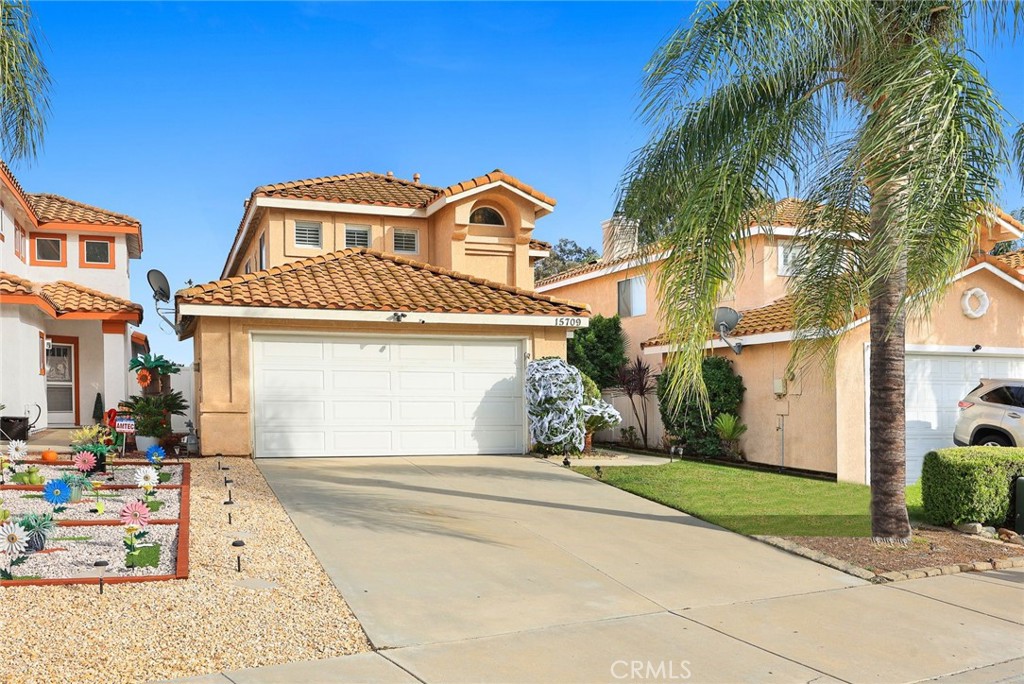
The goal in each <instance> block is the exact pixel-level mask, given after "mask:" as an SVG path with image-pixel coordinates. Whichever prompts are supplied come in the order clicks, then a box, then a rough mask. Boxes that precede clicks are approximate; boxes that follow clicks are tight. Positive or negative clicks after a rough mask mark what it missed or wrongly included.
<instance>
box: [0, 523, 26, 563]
mask: <svg viewBox="0 0 1024 684" xmlns="http://www.w3.org/2000/svg"><path fill="white" fill-rule="evenodd" d="M27 544H28V532H26V531H25V528H24V527H22V526H21V525H19V524H18V523H16V522H9V523H5V524H3V525H0V551H3V552H4V553H6V554H7V557H8V558H14V557H16V556H20V555H21V554H23V553H24V552H25V546H26V545H27Z"/></svg>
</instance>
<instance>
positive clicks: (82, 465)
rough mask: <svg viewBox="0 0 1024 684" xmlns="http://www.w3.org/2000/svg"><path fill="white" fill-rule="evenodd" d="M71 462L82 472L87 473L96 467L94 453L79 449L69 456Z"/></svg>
mask: <svg viewBox="0 0 1024 684" xmlns="http://www.w3.org/2000/svg"><path fill="white" fill-rule="evenodd" d="M71 462H72V463H74V464H75V467H76V468H78V469H79V470H81V471H82V472H83V473H87V472H89V471H90V470H92V469H93V468H95V467H96V455H95V454H91V453H89V452H88V451H79V452H78V453H76V454H75V455H74V456H72V457H71Z"/></svg>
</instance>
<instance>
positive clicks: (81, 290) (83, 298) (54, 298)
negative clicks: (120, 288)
mask: <svg viewBox="0 0 1024 684" xmlns="http://www.w3.org/2000/svg"><path fill="white" fill-rule="evenodd" d="M39 290H40V292H42V294H43V296H44V297H46V299H47V300H49V301H50V302H51V303H52V304H53V308H55V309H57V311H58V312H60V313H70V312H78V311H82V312H89V313H133V312H137V313H138V314H139V317H140V318H141V316H142V306H141V305H139V304H136V303H134V302H130V301H128V300H127V299H121V298H120V297H115V296H114V295H111V294H107V293H106V292H100V291H99V290H94V289H92V288H90V287H85V286H84V285H79V284H78V283H71V282H68V281H66V280H58V281H57V282H55V283H43V284H42V285H41V286H40V288H39Z"/></svg>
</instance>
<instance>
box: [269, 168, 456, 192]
mask: <svg viewBox="0 0 1024 684" xmlns="http://www.w3.org/2000/svg"><path fill="white" fill-rule="evenodd" d="M359 178H373V179H376V180H381V181H386V182H389V183H398V184H400V185H406V186H409V187H413V188H420V189H423V190H440V188H437V187H435V186H433V185H427V184H425V183H417V182H416V181H412V180H409V179H406V178H398V177H397V176H388V175H387V174H383V173H377V172H376V171H355V172H352V173H343V174H334V175H330V176H315V177H312V178H299V179H296V180H290V181H281V182H280V183H266V184H264V185H259V186H257V187H256V188H255V189H254V190H253V191H252V194H253V195H256V194H258V193H260V192H261V191H262V192H270V191H276V190H290V189H294V188H302V187H309V186H314V185H323V184H324V183H333V182H337V181H349V180H356V179H359Z"/></svg>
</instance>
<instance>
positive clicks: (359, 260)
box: [175, 249, 590, 316]
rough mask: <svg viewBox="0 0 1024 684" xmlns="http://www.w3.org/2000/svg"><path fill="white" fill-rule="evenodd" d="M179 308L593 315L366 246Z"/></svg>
mask: <svg viewBox="0 0 1024 684" xmlns="http://www.w3.org/2000/svg"><path fill="white" fill-rule="evenodd" d="M175 299H176V301H177V302H178V304H208V305H219V306H258V307H286V308H294V309H339V310H346V311H419V312H432V313H487V314H518V315H544V316H559V315H563V316H565V315H568V316H589V315H590V314H589V310H588V308H587V306H586V305H584V304H573V303H571V302H565V301H561V300H558V299H554V298H552V297H548V296H545V295H541V294H537V293H536V292H530V291H527V290H521V289H518V288H513V287H509V286H507V285H503V284H501V283H496V282H492V281H488V280H484V279H482V278H476V277H473V276H468V275H463V274H460V273H454V272H452V271H448V270H445V269H442V268H438V267H436V266H430V265H428V264H424V263H420V262H417V261H412V260H409V259H405V258H402V257H397V256H394V255H391V254H383V253H381V252H376V251H372V250H368V249H346V250H342V251H338V252H333V253H331V254H324V255H321V256H315V257H311V258H309V259H302V260H299V261H293V262H290V263H287V264H284V265H282V266H275V267H274V268H270V269H267V270H263V271H256V272H254V273H249V274H246V275H243V276H235V277H232V278H226V279H223V280H217V281H214V282H211V283H206V284H204V285H197V286H195V287H191V288H188V289H186V290H181V291H179V292H178V293H177V295H176V297H175Z"/></svg>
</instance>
